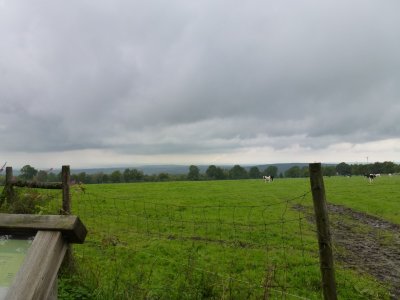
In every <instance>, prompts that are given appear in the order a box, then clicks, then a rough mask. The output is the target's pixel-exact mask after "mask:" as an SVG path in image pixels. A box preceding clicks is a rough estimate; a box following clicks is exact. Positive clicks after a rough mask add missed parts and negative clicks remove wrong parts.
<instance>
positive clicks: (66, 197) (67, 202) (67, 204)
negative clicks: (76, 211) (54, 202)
mask: <svg viewBox="0 0 400 300" xmlns="http://www.w3.org/2000/svg"><path fill="white" fill-rule="evenodd" d="M70 178H71V174H70V168H69V166H62V169H61V181H62V214H64V215H70V214H71V194H70V191H69V185H70Z"/></svg>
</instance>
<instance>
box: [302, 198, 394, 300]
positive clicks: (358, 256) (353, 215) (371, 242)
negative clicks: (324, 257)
mask: <svg viewBox="0 0 400 300" xmlns="http://www.w3.org/2000/svg"><path fill="white" fill-rule="evenodd" d="M297 209H300V210H302V211H304V207H302V208H300V207H297ZM328 210H329V218H330V223H331V234H332V241H333V244H334V247H335V249H336V251H334V255H335V260H336V261H338V262H340V264H341V265H343V266H345V267H348V268H351V269H354V270H357V271H359V272H362V273H368V274H370V275H371V276H373V277H375V278H376V279H377V280H378V281H380V282H382V283H383V284H390V286H392V289H391V298H392V299H400V225H398V224H393V223H390V222H387V221H385V220H382V219H379V218H377V217H375V216H371V215H368V214H366V213H361V212H357V211H354V210H352V209H350V208H347V207H344V206H340V205H332V204H329V205H328ZM307 214H308V216H309V217H310V218H313V216H312V215H311V213H310V212H308V213H307Z"/></svg>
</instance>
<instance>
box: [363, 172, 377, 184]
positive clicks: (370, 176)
mask: <svg viewBox="0 0 400 300" xmlns="http://www.w3.org/2000/svg"><path fill="white" fill-rule="evenodd" d="M364 177H365V178H367V179H368V180H369V182H370V183H371V182H373V181H374V179H375V178H376V174H372V173H371V174H364Z"/></svg>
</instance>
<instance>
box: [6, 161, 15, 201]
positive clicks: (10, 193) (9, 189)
mask: <svg viewBox="0 0 400 300" xmlns="http://www.w3.org/2000/svg"><path fill="white" fill-rule="evenodd" d="M12 180H13V169H12V167H6V182H5V187H4V188H5V192H6V194H5V196H6V201H7V202H8V203H11V202H12V201H13V199H14V188H13V186H12Z"/></svg>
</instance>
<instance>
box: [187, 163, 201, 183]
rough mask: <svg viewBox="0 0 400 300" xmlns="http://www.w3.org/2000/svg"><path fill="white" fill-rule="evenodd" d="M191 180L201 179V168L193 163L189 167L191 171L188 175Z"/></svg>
mask: <svg viewBox="0 0 400 300" xmlns="http://www.w3.org/2000/svg"><path fill="white" fill-rule="evenodd" d="M187 179H189V180H199V179H200V169H199V168H198V167H197V166H194V165H191V166H190V167H189V173H188V175H187Z"/></svg>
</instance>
